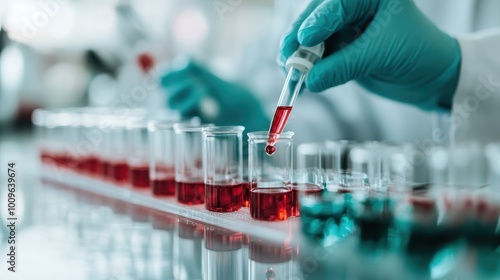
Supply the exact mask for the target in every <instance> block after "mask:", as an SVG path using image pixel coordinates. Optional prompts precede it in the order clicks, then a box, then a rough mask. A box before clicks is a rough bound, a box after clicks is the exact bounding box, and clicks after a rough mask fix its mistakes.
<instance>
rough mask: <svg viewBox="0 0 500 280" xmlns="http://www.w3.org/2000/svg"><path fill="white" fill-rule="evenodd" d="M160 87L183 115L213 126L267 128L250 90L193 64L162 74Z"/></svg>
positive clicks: (260, 107)
mask: <svg viewBox="0 0 500 280" xmlns="http://www.w3.org/2000/svg"><path fill="white" fill-rule="evenodd" d="M161 84H162V86H163V87H164V89H165V90H166V92H167V94H168V96H167V100H168V105H169V107H171V108H172V109H174V110H178V111H180V113H181V114H182V115H183V116H199V117H200V118H201V120H202V121H203V122H210V123H214V124H216V125H243V126H245V128H246V130H247V131H256V130H262V129H267V128H268V126H269V123H270V120H269V119H268V118H267V116H266V115H265V113H264V110H263V108H262V105H261V104H260V102H259V100H258V99H257V98H256V97H255V96H254V95H252V93H251V92H250V91H248V90H247V89H245V88H244V87H243V86H241V85H239V84H236V83H231V82H227V81H224V80H222V79H220V78H219V77H217V76H215V75H214V74H212V73H211V72H209V71H208V70H207V69H205V68H204V67H202V66H201V65H199V64H197V63H195V62H194V61H187V62H186V63H184V64H183V65H182V66H181V67H177V68H176V69H175V70H174V71H171V72H168V73H166V74H165V75H163V77H162V78H161Z"/></svg>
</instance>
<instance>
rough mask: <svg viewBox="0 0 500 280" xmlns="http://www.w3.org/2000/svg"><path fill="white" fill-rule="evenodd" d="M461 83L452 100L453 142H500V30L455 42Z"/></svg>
mask: <svg viewBox="0 0 500 280" xmlns="http://www.w3.org/2000/svg"><path fill="white" fill-rule="evenodd" d="M458 40H459V43H460V48H461V52H462V65H461V71H460V79H459V82H458V86H457V90H456V93H455V96H454V100H453V109H452V118H451V136H452V139H453V141H454V142H469V141H478V142H480V143H488V142H497V141H500V53H499V52H500V29H490V30H486V31H481V32H477V33H474V34H471V35H466V36H463V37H460V38H458Z"/></svg>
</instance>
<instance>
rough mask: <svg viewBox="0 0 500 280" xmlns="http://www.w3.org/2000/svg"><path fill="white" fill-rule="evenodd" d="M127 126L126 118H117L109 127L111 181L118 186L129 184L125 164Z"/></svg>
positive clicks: (127, 168)
mask: <svg viewBox="0 0 500 280" xmlns="http://www.w3.org/2000/svg"><path fill="white" fill-rule="evenodd" d="M127 124H128V117H124V116H120V117H117V118H116V119H115V120H114V121H113V124H112V127H111V153H110V154H111V159H110V161H111V164H110V169H111V174H112V178H113V181H114V182H115V183H117V184H120V185H125V184H127V183H128V182H129V166H128V164H127V155H128V149H127V141H126V139H127V137H126V132H127V129H126V127H127Z"/></svg>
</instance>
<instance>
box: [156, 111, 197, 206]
mask: <svg viewBox="0 0 500 280" xmlns="http://www.w3.org/2000/svg"><path fill="white" fill-rule="evenodd" d="M176 123H179V124H193V125H197V124H199V119H198V118H192V119H189V120H185V121H179V122H178V121H172V120H150V121H149V122H148V132H149V135H148V139H149V177H150V185H151V190H152V192H153V195H157V196H164V195H175V131H174V124H176Z"/></svg>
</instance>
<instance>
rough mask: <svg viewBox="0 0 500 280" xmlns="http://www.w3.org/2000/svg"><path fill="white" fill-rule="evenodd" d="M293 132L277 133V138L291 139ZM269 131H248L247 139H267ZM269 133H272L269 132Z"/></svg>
mask: <svg viewBox="0 0 500 280" xmlns="http://www.w3.org/2000/svg"><path fill="white" fill-rule="evenodd" d="M294 134H295V133H294V132H293V131H283V132H282V133H280V134H279V138H278V141H279V139H292V137H293V135H294ZM269 135H270V134H269V132H268V131H254V132H249V133H247V136H248V141H255V140H266V141H267V140H268V139H269ZM271 135H274V133H271Z"/></svg>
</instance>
